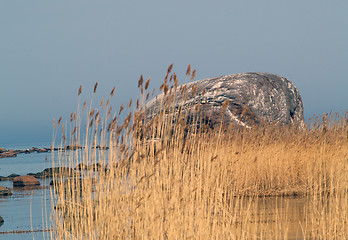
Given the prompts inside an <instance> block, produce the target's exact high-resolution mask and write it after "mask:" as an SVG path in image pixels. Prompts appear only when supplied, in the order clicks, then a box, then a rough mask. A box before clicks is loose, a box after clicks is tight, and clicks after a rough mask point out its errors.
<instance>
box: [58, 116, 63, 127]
mask: <svg viewBox="0 0 348 240" xmlns="http://www.w3.org/2000/svg"><path fill="white" fill-rule="evenodd" d="M61 121H62V117H59V119H58V126H59V124H60V122H61Z"/></svg>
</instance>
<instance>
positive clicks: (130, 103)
mask: <svg viewBox="0 0 348 240" xmlns="http://www.w3.org/2000/svg"><path fill="white" fill-rule="evenodd" d="M132 103H133V99H131V100H130V101H129V103H128V105H127V107H128V108H130V107H131V106H132Z"/></svg>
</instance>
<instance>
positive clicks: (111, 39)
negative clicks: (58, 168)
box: [0, 0, 348, 147]
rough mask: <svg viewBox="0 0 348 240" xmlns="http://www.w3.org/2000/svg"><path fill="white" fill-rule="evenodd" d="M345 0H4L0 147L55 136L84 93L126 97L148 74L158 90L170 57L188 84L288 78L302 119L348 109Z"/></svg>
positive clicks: (121, 100) (0, 5)
mask: <svg viewBox="0 0 348 240" xmlns="http://www.w3.org/2000/svg"><path fill="white" fill-rule="evenodd" d="M347 12H348V2H347V1H343V0H334V1H330V2H328V1H323V0H319V1H318V0H317V1H314V0H309V1H299V0H295V1H291V2H290V1H287V2H281V1H276V0H266V1H256V0H246V1H227V0H226V1H219V0H218V1H205V0H201V1H197V0H193V1H182V0H178V1H175V2H166V1H158V0H156V1H155V0H149V1H111V0H101V1H98V2H92V1H82V0H76V1H67V0H62V1H57V2H48V1H43V0H38V1H24V0H19V1H1V2H0V81H1V86H0V101H1V114H0V147H1V145H2V144H5V143H6V144H10V143H28V142H41V141H45V142H46V141H51V140H52V131H53V130H52V127H53V124H52V119H53V118H55V119H58V118H59V117H60V116H61V115H62V116H63V119H64V121H68V120H69V116H70V113H71V112H73V111H76V109H77V99H78V98H77V91H78V88H79V86H80V85H82V87H83V90H82V100H84V99H86V100H87V102H88V101H89V100H90V97H91V93H92V91H93V86H94V84H95V82H98V83H99V86H98V90H97V95H96V97H95V98H96V101H100V99H101V98H107V97H108V95H109V93H110V91H111V89H112V88H113V86H115V87H116V92H115V97H114V98H113V101H112V102H111V104H112V106H113V109H115V111H117V110H118V108H119V106H120V105H121V104H127V102H128V101H129V100H130V99H131V98H133V99H135V98H137V96H138V88H137V82H138V79H139V76H140V75H141V74H143V75H144V78H145V79H147V78H148V77H151V79H152V80H151V84H150V89H152V88H156V89H158V88H159V86H160V85H161V83H162V81H163V77H164V74H165V72H166V69H167V67H168V65H169V64H171V63H174V71H175V72H176V73H178V76H179V83H180V84H182V83H185V78H184V73H185V71H186V67H187V65H188V64H192V67H193V68H196V69H197V75H196V78H195V80H199V79H204V78H210V77H216V76H222V75H229V74H235V73H242V72H269V73H274V74H278V75H281V76H283V77H286V78H287V79H289V80H290V81H291V82H293V83H294V85H295V86H296V87H297V88H298V90H299V91H300V93H301V96H302V100H303V105H304V112H305V119H308V118H309V117H311V116H313V114H323V113H325V112H330V111H334V112H338V111H341V110H343V111H345V110H347V109H348V94H347V89H348V79H347V77H346V68H347V65H348V45H347V42H348V30H347V29H348V15H347V14H346V13H347Z"/></svg>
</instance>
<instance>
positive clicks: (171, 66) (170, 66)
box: [167, 63, 174, 75]
mask: <svg viewBox="0 0 348 240" xmlns="http://www.w3.org/2000/svg"><path fill="white" fill-rule="evenodd" d="M173 65H174V64H173V63H172V64H170V65H169V67H168V70H167V75H168V74H169V73H170V72H171V71H172V68H173Z"/></svg>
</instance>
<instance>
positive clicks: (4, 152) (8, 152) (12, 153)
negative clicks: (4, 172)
mask: <svg viewBox="0 0 348 240" xmlns="http://www.w3.org/2000/svg"><path fill="white" fill-rule="evenodd" d="M82 148H83V147H82V146H81V145H67V146H65V147H63V148H53V147H46V148H37V147H32V148H30V149H25V150H18V149H17V150H15V149H5V148H0V158H12V157H17V154H30V153H34V152H36V153H47V152H51V151H59V150H60V151H66V150H77V149H82ZM95 148H96V149H103V150H108V149H109V148H108V147H101V146H99V145H98V146H96V147H95Z"/></svg>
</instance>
